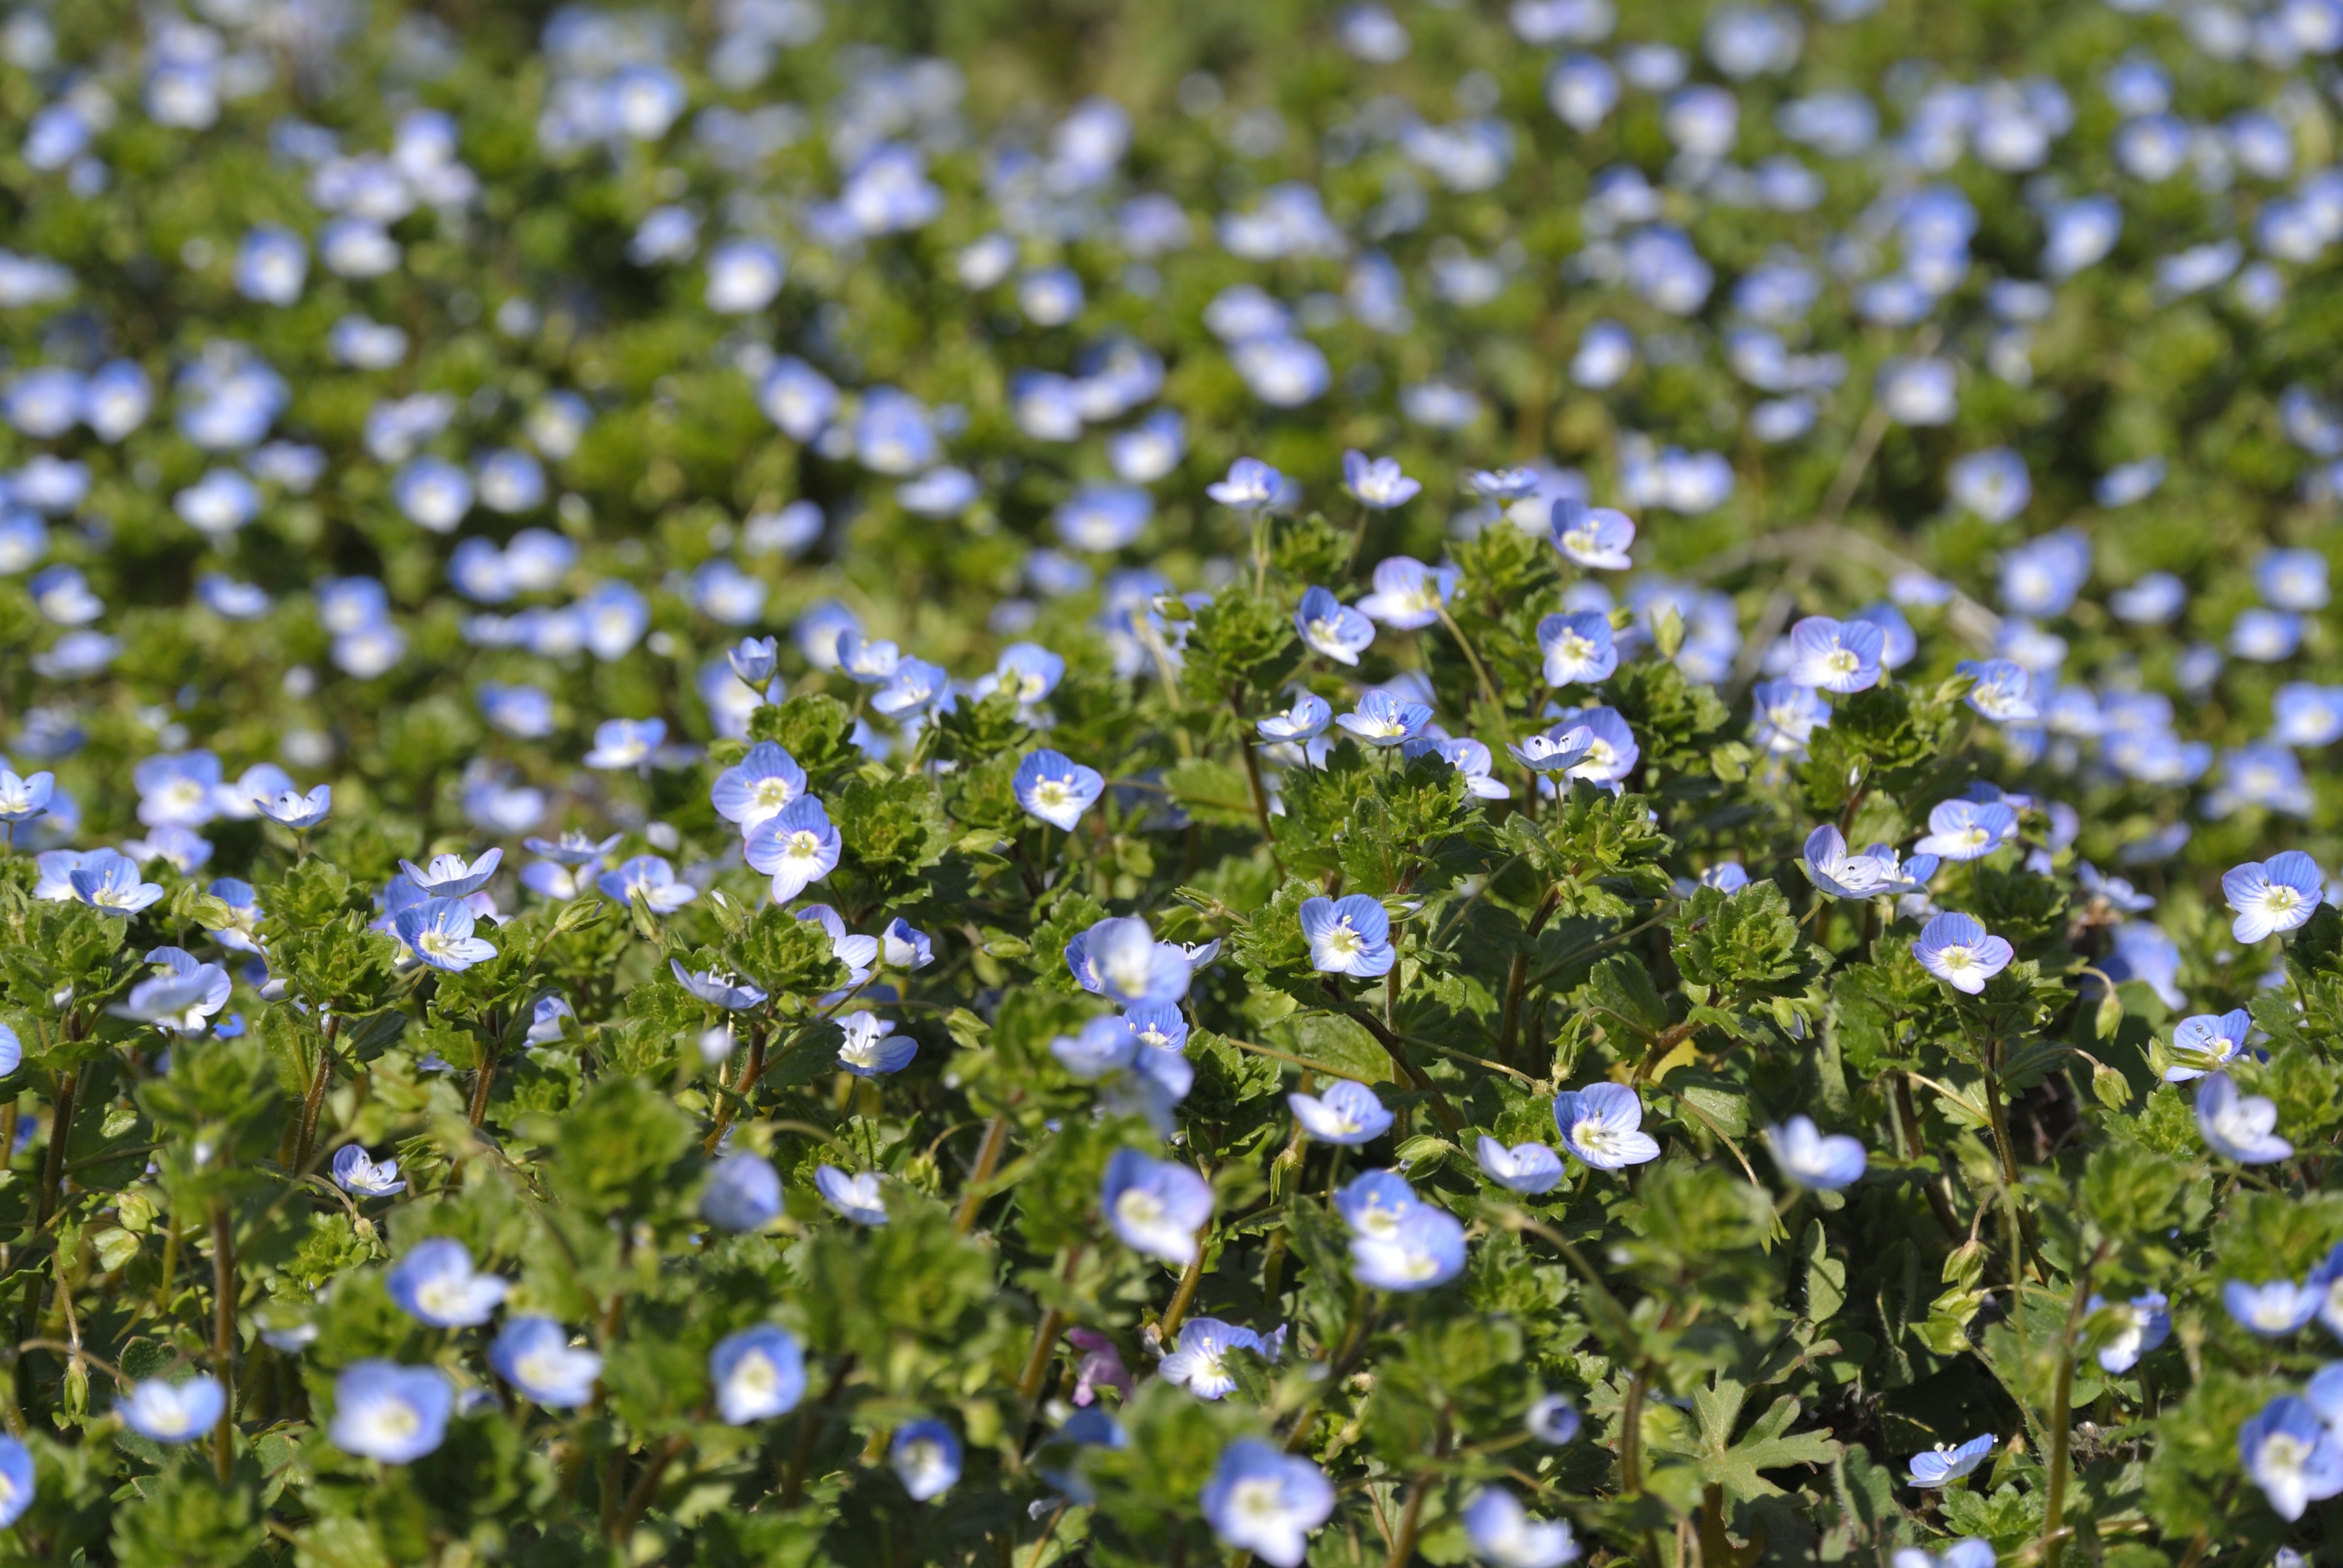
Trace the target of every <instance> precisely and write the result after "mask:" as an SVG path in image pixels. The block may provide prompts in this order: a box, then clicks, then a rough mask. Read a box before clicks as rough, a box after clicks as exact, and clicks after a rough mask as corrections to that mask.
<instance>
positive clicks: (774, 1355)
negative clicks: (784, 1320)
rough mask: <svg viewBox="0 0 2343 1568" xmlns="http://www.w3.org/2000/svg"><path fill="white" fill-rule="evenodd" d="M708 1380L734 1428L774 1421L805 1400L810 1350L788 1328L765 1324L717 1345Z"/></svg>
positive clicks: (722, 1412)
mask: <svg viewBox="0 0 2343 1568" xmlns="http://www.w3.org/2000/svg"><path fill="white" fill-rule="evenodd" d="M708 1381H709V1382H710V1383H711V1384H713V1385H714V1386H715V1389H716V1412H717V1413H718V1414H719V1415H720V1416H722V1417H723V1418H724V1420H725V1422H727V1423H728V1424H729V1425H732V1426H747V1425H749V1423H750V1422H759V1421H769V1420H771V1419H772V1418H773V1417H774V1416H777V1415H787V1414H789V1412H791V1411H793V1410H795V1409H797V1407H798V1401H799V1400H801V1399H803V1398H804V1397H805V1385H806V1377H805V1352H802V1351H800V1350H799V1348H798V1342H797V1340H796V1339H795V1338H794V1337H793V1336H792V1335H791V1334H790V1333H789V1331H788V1330H787V1329H784V1328H779V1327H777V1326H776V1325H774V1324H771V1323H761V1324H759V1325H758V1326H757V1327H755V1328H753V1329H743V1330H741V1331H740V1332H739V1333H737V1334H728V1335H726V1336H725V1337H724V1338H723V1339H721V1340H719V1341H718V1342H717V1343H716V1348H715V1349H714V1350H712V1351H710V1352H708Z"/></svg>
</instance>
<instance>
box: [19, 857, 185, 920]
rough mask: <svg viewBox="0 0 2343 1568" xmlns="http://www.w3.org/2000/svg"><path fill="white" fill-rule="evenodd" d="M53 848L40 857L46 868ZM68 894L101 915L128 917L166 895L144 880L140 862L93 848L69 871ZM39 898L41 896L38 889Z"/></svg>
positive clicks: (66, 874) (67, 873)
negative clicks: (141, 877)
mask: <svg viewBox="0 0 2343 1568" xmlns="http://www.w3.org/2000/svg"><path fill="white" fill-rule="evenodd" d="M57 853H60V851H56V850H51V851H50V852H49V854H45V855H42V856H41V857H39V859H40V861H41V863H42V865H43V867H44V869H45V868H46V865H47V863H48V861H49V859H50V855H54V854H57ZM65 884H66V888H67V890H68V891H67V894H66V896H67V897H70V898H74V899H77V900H80V901H81V902H83V903H85V904H87V905H88V906H89V907H90V908H91V909H93V910H96V911H97V912H98V913H99V914H101V915H111V916H113V917H115V918H116V919H121V920H127V919H128V918H129V917H130V916H132V915H135V914H136V913H137V912H138V911H139V910H143V909H145V908H146V907H147V906H148V905H149V904H152V903H154V902H155V901H156V900H157V899H160V898H161V897H162V896H163V890H162V888H161V886H160V885H158V884H156V883H154V882H148V881H144V880H141V879H140V873H139V869H138V862H137V861H136V860H133V859H130V858H129V857H128V856H126V855H121V854H117V853H116V852H115V851H114V850H112V849H92V850H91V851H90V852H89V853H87V854H86V855H83V856H81V857H80V864H79V865H77V866H75V867H73V868H72V869H69V870H67V871H66V872H65ZM39 896H41V895H40V894H39V893H38V892H37V891H36V892H35V897H39Z"/></svg>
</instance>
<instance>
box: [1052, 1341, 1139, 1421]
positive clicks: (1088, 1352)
mask: <svg viewBox="0 0 2343 1568" xmlns="http://www.w3.org/2000/svg"><path fill="white" fill-rule="evenodd" d="M1066 1337H1067V1338H1068V1339H1070V1340H1071V1341H1073V1342H1074V1344H1075V1345H1076V1346H1077V1347H1078V1348H1080V1350H1081V1352H1082V1359H1081V1362H1078V1363H1076V1365H1075V1367H1074V1402H1075V1403H1076V1404H1089V1403H1090V1402H1091V1401H1093V1400H1095V1399H1097V1398H1098V1391H1099V1390H1100V1389H1101V1388H1111V1389H1119V1390H1121V1392H1122V1397H1123V1398H1125V1399H1129V1398H1130V1397H1131V1372H1130V1371H1129V1369H1128V1368H1126V1367H1125V1366H1124V1365H1123V1364H1122V1352H1120V1351H1118V1350H1116V1349H1115V1348H1114V1342H1113V1341H1112V1340H1111V1339H1109V1338H1107V1337H1106V1336H1105V1335H1104V1334H1102V1333H1101V1332H1098V1331H1097V1330H1096V1329H1068V1330H1067V1331H1066Z"/></svg>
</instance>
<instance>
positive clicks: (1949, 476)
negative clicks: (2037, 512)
mask: <svg viewBox="0 0 2343 1568" xmlns="http://www.w3.org/2000/svg"><path fill="white" fill-rule="evenodd" d="M1945 487H1946V489H1948V490H1950V491H1951V492H1952V495H1953V499H1954V500H1955V501H1956V502H1958V503H1959V504H1960V505H1961V506H1962V507H1964V508H1966V509H1968V510H1969V511H1972V512H1974V513H1976V515H1977V516H1978V517H1980V518H1984V519H1985V520H1986V522H1988V523H2006V522H2007V521H2009V519H2010V518H2014V517H2016V516H2017V514H2018V513H2020V512H2022V511H2024V510H2025V509H2026V502H2028V501H2030V500H2032V499H2033V498H2034V481H2033V479H2032V477H2030V476H2029V475H2028V474H2027V473H2026V459H2025V458H2023V457H2019V456H2018V455H2017V454H2016V452H2013V451H2011V450H2010V449H2009V448H2008V447H1988V448H1986V450H1985V451H1982V452H1971V453H1969V454H1967V455H1966V456H1965V457H1956V458H1954V459H1953V462H1952V466H1951V467H1948V468H1946V470H1945Z"/></svg>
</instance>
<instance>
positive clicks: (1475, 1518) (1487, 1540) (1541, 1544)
mask: <svg viewBox="0 0 2343 1568" xmlns="http://www.w3.org/2000/svg"><path fill="white" fill-rule="evenodd" d="M1753 14H1754V13H1753ZM1464 1533H1466V1534H1467V1535H1469V1536H1471V1537H1472V1540H1473V1552H1474V1553H1476V1554H1477V1555H1478V1556H1479V1557H1480V1559H1481V1561H1483V1563H1490V1564H1492V1568H1562V1564H1564V1563H1574V1562H1576V1561H1577V1559H1578V1543H1577V1542H1576V1541H1575V1540H1574V1539H1573V1538H1572V1536H1571V1533H1570V1525H1569V1523H1567V1522H1565V1521H1563V1520H1559V1519H1557V1520H1554V1521H1551V1522H1549V1521H1546V1520H1541V1519H1532V1518H1531V1517H1530V1516H1529V1514H1528V1513H1526V1512H1525V1511H1523V1507H1522V1505H1521V1502H1520V1500H1519V1499H1517V1498H1516V1497H1514V1495H1513V1493H1510V1492H1508V1491H1506V1490H1505V1489H1504V1488H1503V1487H1502V1486H1484V1487H1483V1488H1482V1489H1481V1490H1480V1491H1479V1492H1478V1493H1475V1494H1474V1495H1473V1501H1472V1502H1470V1503H1466V1504H1465V1505H1464Z"/></svg>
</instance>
